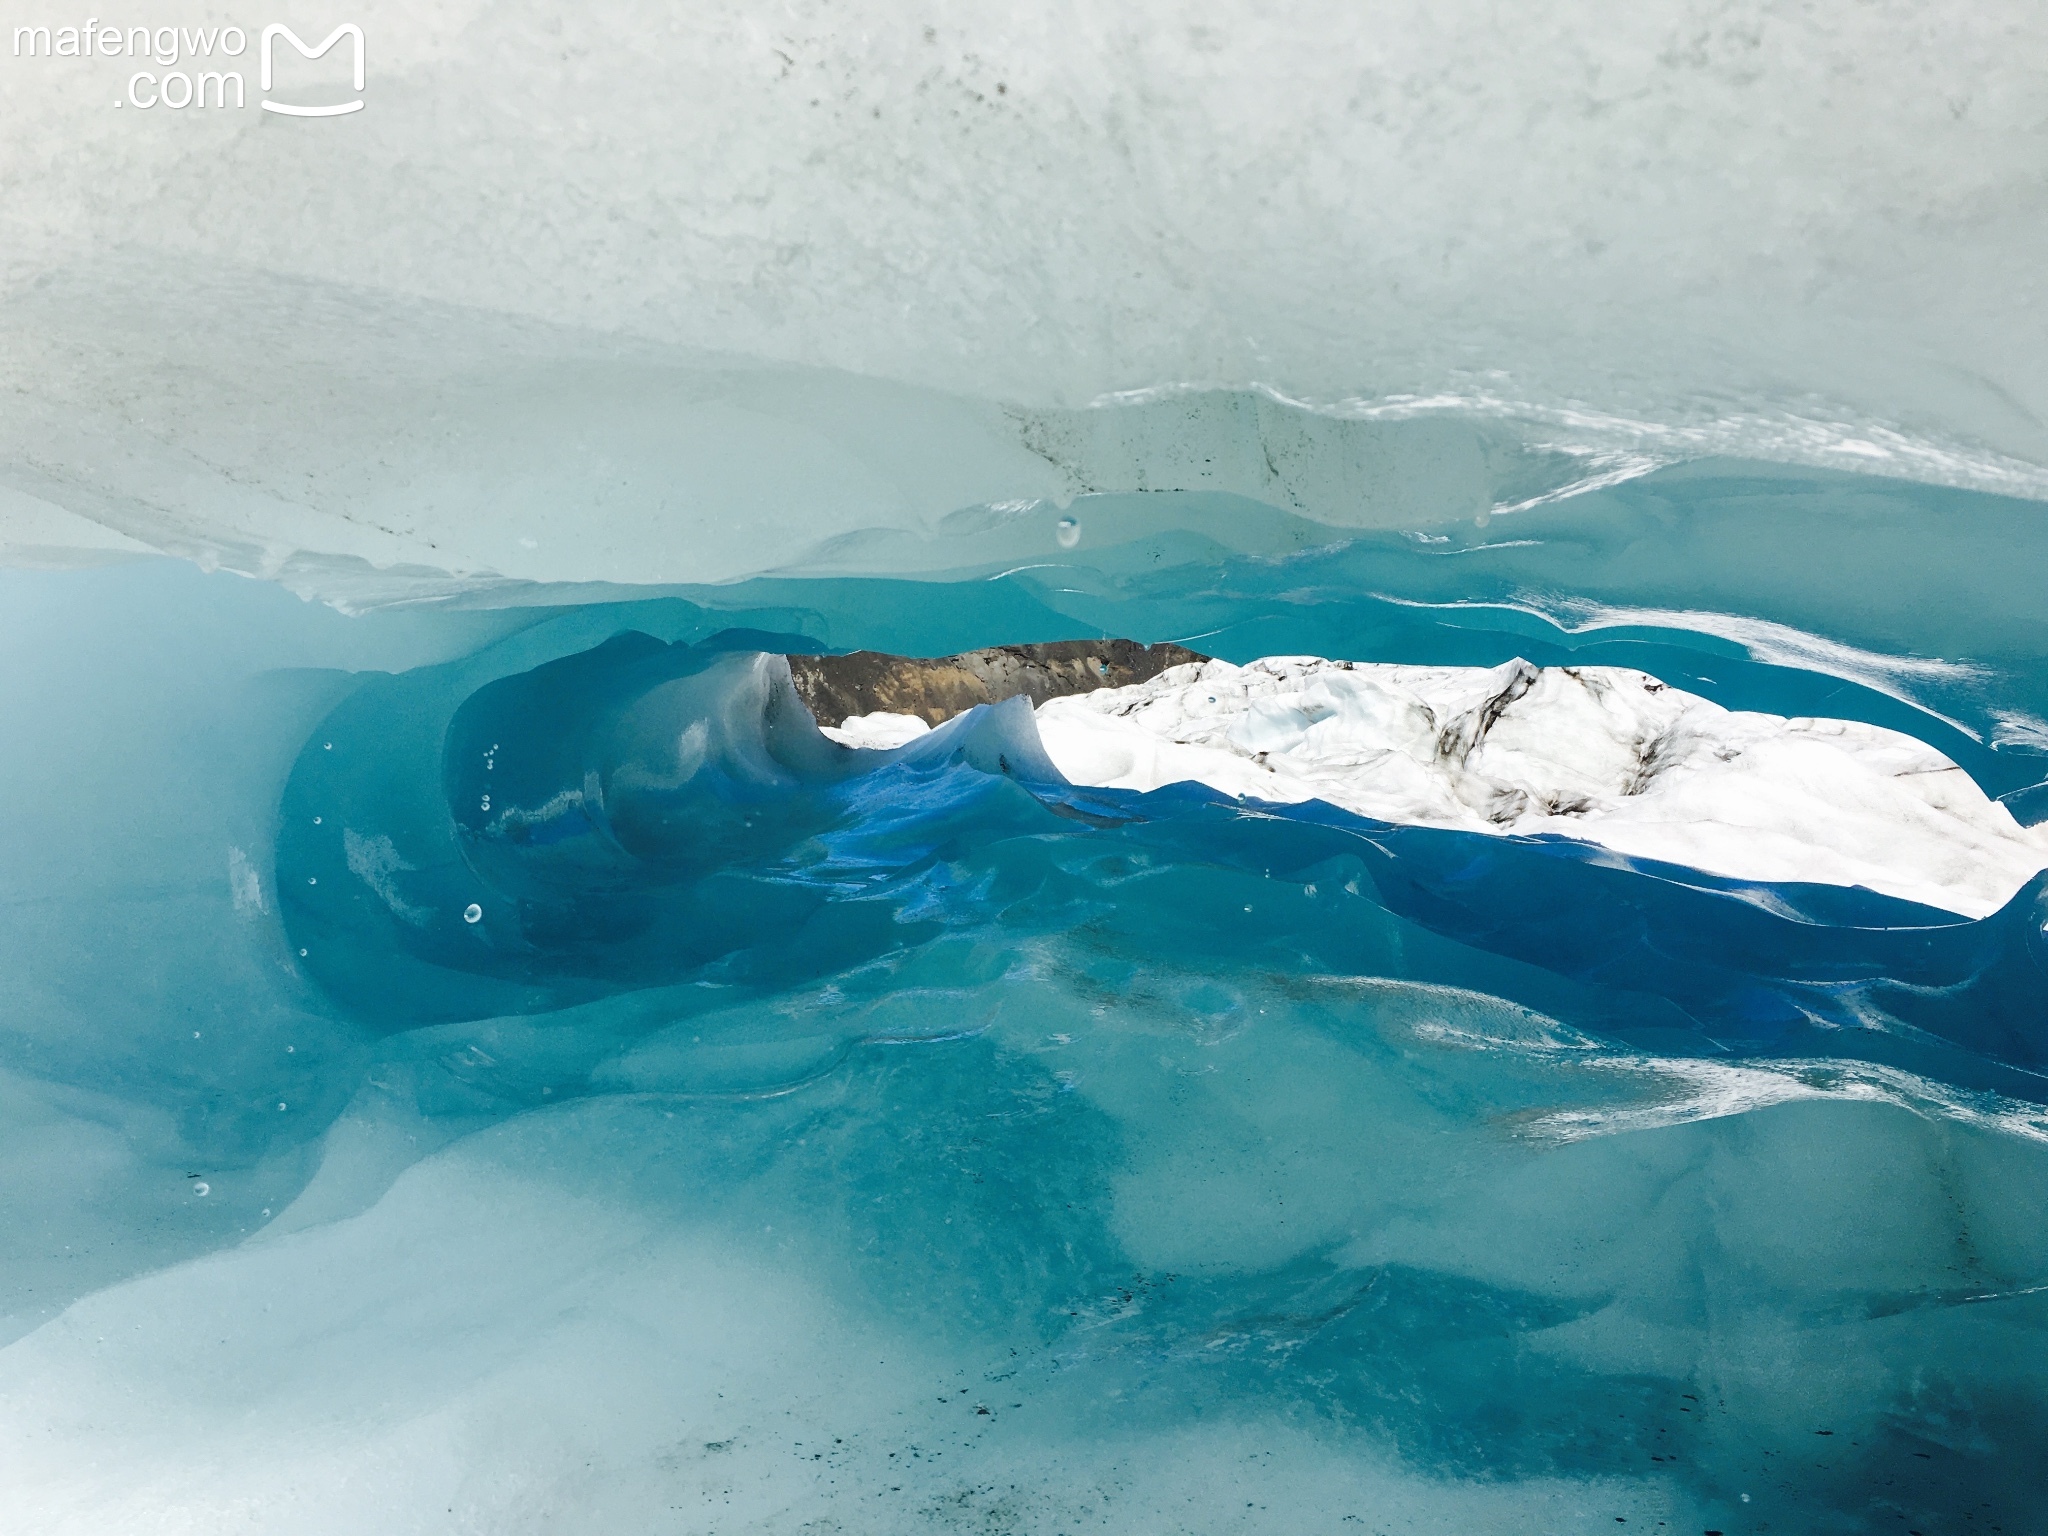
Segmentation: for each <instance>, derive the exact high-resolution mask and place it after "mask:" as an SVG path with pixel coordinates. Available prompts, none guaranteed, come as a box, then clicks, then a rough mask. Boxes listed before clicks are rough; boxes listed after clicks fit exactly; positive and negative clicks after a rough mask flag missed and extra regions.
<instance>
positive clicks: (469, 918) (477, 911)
mask: <svg viewBox="0 0 2048 1536" xmlns="http://www.w3.org/2000/svg"><path fill="white" fill-rule="evenodd" d="M462 920H463V921H464V922H465V923H480V922H482V921H483V920H484V909H483V908H482V907H480V906H478V905H477V904H476V903H475V902H473V901H472V902H471V903H470V904H469V905H468V906H466V907H464V908H463V909H462Z"/></svg>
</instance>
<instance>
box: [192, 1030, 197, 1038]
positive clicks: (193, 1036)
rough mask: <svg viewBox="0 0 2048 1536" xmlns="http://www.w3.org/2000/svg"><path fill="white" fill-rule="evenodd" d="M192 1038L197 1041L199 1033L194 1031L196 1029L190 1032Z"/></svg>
mask: <svg viewBox="0 0 2048 1536" xmlns="http://www.w3.org/2000/svg"><path fill="white" fill-rule="evenodd" d="M192 1038H193V1039H194V1040H197V1039H198V1038H199V1031H198V1030H196V1029H195V1030H193V1031H192Z"/></svg>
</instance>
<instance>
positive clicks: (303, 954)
mask: <svg viewBox="0 0 2048 1536" xmlns="http://www.w3.org/2000/svg"><path fill="white" fill-rule="evenodd" d="M299 958H300V959H301V960H303V959H305V958H306V952H305V951H304V950H303V949H302V950H300V951H299Z"/></svg>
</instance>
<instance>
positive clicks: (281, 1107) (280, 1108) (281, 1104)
mask: <svg viewBox="0 0 2048 1536" xmlns="http://www.w3.org/2000/svg"><path fill="white" fill-rule="evenodd" d="M289 1108H291V1106H290V1105H289V1104H287V1103H285V1101H284V1100H283V1099H279V1100H278V1101H277V1109H278V1113H279V1114H282V1113H284V1111H285V1110H287V1109H289Z"/></svg>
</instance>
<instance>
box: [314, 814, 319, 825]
mask: <svg viewBox="0 0 2048 1536" xmlns="http://www.w3.org/2000/svg"><path fill="white" fill-rule="evenodd" d="M313 825H314V826H316V827H317V826H319V825H320V818H319V817H318V816H315V817H314V818H313Z"/></svg>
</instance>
